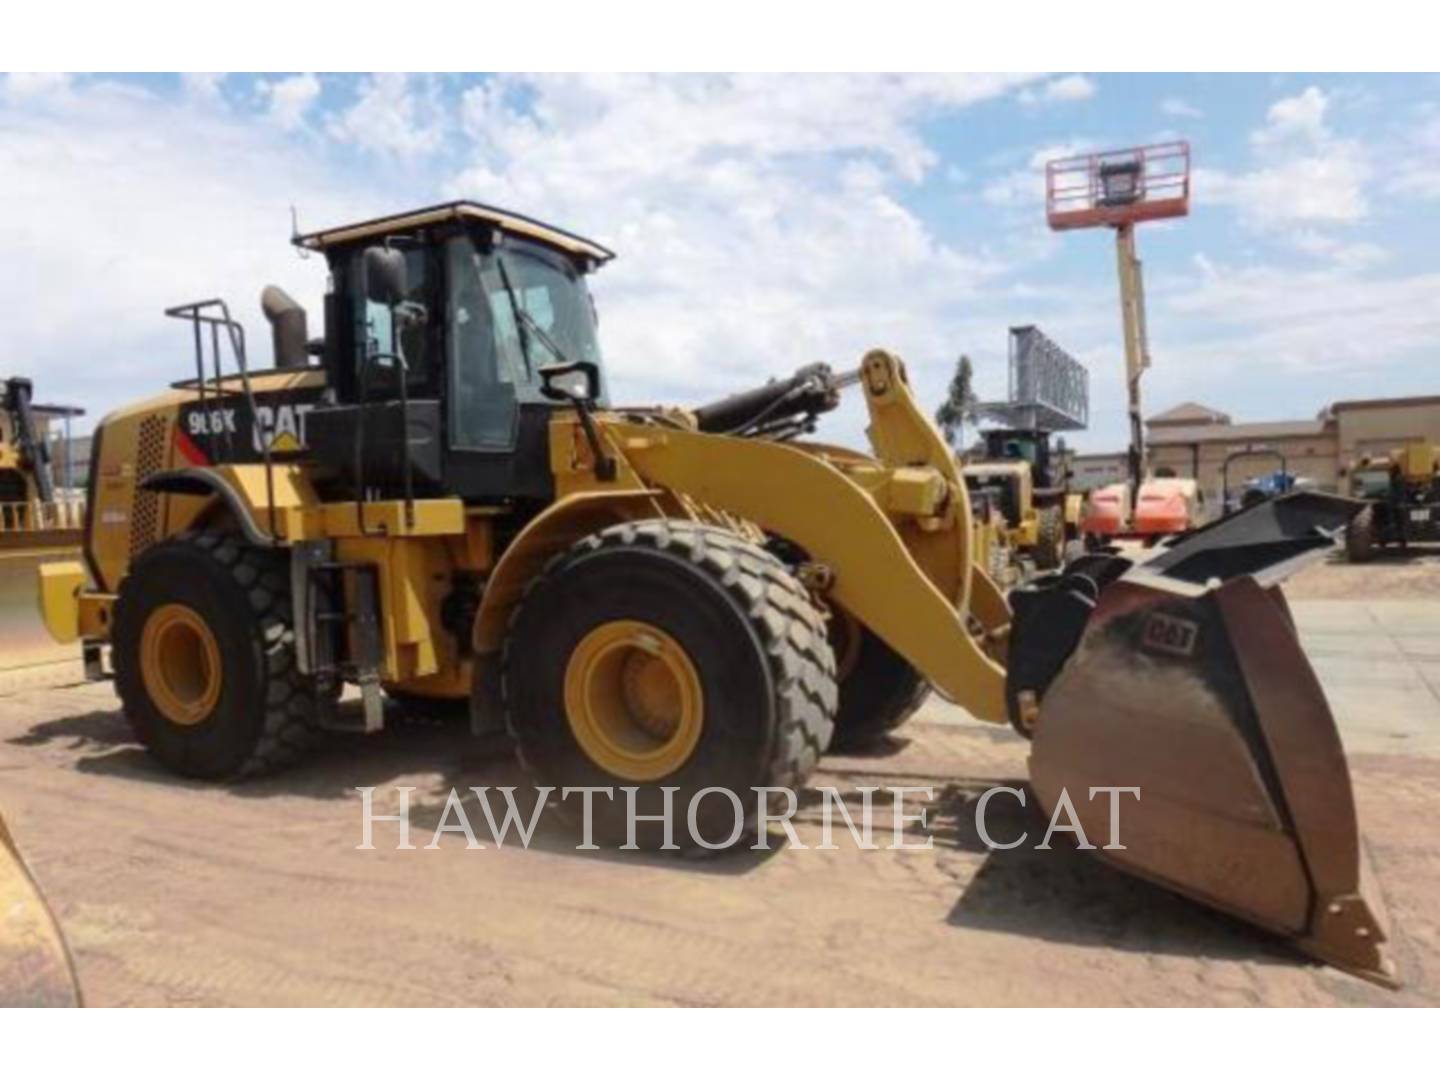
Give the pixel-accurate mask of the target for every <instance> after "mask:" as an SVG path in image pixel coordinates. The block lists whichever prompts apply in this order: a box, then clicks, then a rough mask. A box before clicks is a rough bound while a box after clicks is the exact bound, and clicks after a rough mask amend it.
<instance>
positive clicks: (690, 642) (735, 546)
mask: <svg viewBox="0 0 1440 1080" xmlns="http://www.w3.org/2000/svg"><path fill="white" fill-rule="evenodd" d="M636 627H643V628H645V629H644V630H643V631H639V632H638V636H637V631H636V630H635V629H634V628H636ZM627 635H628V636H627ZM606 650H609V651H608V652H607V651H606ZM646 653H650V654H652V655H653V656H654V658H655V661H656V662H658V663H660V664H661V665H662V666H663V667H664V670H665V671H666V672H667V674H665V675H663V676H659V677H657V681H658V683H659V685H660V689H661V692H660V693H658V695H657V696H652V697H649V698H647V699H646V701H645V702H641V703H639V704H636V703H634V702H632V699H631V698H630V697H628V696H627V695H629V694H630V692H631V690H632V681H633V682H635V683H646V680H647V679H648V678H649V674H650V669H648V668H646V667H645V665H646V664H649V663H651V660H650V658H649V657H647V656H646V655H645V654H646ZM615 656H620V657H621V659H620V660H619V661H617V664H618V665H619V667H618V670H617V672H616V674H615V675H614V677H613V678H609V677H608V676H607V677H606V679H607V680H608V681H605V680H602V678H601V676H600V675H596V674H592V673H593V672H596V671H599V670H600V669H601V668H602V667H603V666H604V665H605V664H606V663H607V662H608V661H607V659H606V657H612V658H613V657H615ZM636 662H638V663H639V664H640V665H641V666H640V669H639V670H640V671H641V672H645V673H646V674H644V675H643V676H642V675H636V677H635V678H634V679H633V680H632V677H631V676H632V675H634V674H635V669H633V668H632V667H631V665H632V664H634V663H636ZM501 666H502V675H501V691H502V694H503V697H504V706H505V714H506V722H507V725H508V727H509V729H510V733H511V735H512V737H513V738H514V740H515V743H516V746H517V749H518V751H519V754H520V759H521V761H522V763H523V764H524V765H525V767H526V768H527V769H528V770H529V771H530V772H531V773H532V774H533V775H534V776H535V778H536V780H537V781H538V782H539V783H541V784H543V785H547V786H551V787H554V788H556V789H558V790H561V791H562V792H563V789H564V788H566V787H572V788H573V787H582V786H592V787H605V788H610V789H612V791H613V797H612V798H608V799H607V798H605V797H604V796H601V795H597V796H595V797H594V798H593V808H594V818H593V827H594V836H595V837H596V838H597V839H598V840H602V841H603V842H607V843H612V844H615V843H624V842H625V838H626V816H627V815H626V795H625V793H624V792H623V791H621V790H620V789H621V788H622V787H626V786H628V787H634V788H636V789H637V790H636V793H635V805H636V812H637V815H639V814H655V813H659V812H660V811H661V809H662V808H663V806H664V795H663V793H662V792H661V790H660V789H661V788H662V787H672V788H678V789H679V790H677V791H675V792H674V795H673V811H672V820H673V821H674V834H673V841H674V843H675V844H677V845H678V846H679V847H680V848H682V849H685V848H692V847H695V846H701V845H698V844H697V843H696V839H695V838H694V837H692V836H691V835H690V830H689V828H688V823H687V810H688V808H689V806H690V800H691V798H692V797H693V796H694V794H695V793H696V792H698V791H700V790H701V789H704V788H710V787H716V788H723V789H726V790H728V791H733V792H735V793H736V794H737V795H738V796H739V797H740V803H741V807H742V815H743V819H744V822H745V823H746V824H748V822H749V821H750V820H751V819H752V818H753V816H754V810H755V802H756V800H755V797H754V795H753V794H752V792H751V790H750V789H751V788H753V787H782V786H783V787H789V788H792V789H795V788H798V787H800V786H801V785H802V784H804V782H805V780H806V779H807V778H808V777H809V775H810V773H811V771H812V770H813V769H814V768H815V765H816V763H817V762H818V761H819V759H820V755H821V754H822V753H823V752H824V751H825V749H826V747H827V746H828V745H829V742H830V738H831V734H832V732H833V730H834V717H835V709H836V696H837V695H836V688H835V658H834V654H833V653H832V651H831V648H830V643H829V641H828V639H827V638H826V635H825V626H824V622H823V620H822V618H821V616H820V613H819V612H818V611H817V610H816V609H815V607H814V605H813V604H812V603H811V601H810V597H809V595H808V593H806V591H805V589H804V587H803V586H801V584H800V582H799V581H798V580H797V579H796V578H795V577H794V576H793V575H792V574H791V573H790V572H789V571H788V570H787V569H786V568H785V566H784V564H783V563H781V562H780V561H779V560H778V559H776V558H775V557H774V556H773V555H771V554H769V553H768V552H766V551H765V550H763V549H762V548H760V547H757V546H756V545H754V544H751V543H749V542H747V541H745V540H743V539H741V538H740V537H738V536H736V535H735V534H734V533H731V532H729V531H727V530H724V529H719V528H715V527H712V526H708V525H697V524H694V523H691V522H682V521H669V520H657V521H646V522H638V523H630V524H623V525H616V526H613V527H611V528H608V529H605V530H603V531H601V532H598V533H595V534H593V535H591V536H588V537H586V538H585V539H583V540H581V541H580V542H579V543H577V544H575V545H574V546H573V547H572V548H571V549H570V550H569V551H568V552H566V553H565V554H563V555H560V556H558V557H557V558H556V559H554V560H553V561H552V562H551V563H550V565H549V566H548V567H547V568H546V569H545V571H544V573H542V574H541V575H540V576H539V577H538V578H536V580H535V581H534V582H533V583H532V584H531V586H530V588H529V589H528V590H527V592H526V595H525V597H524V598H523V599H522V600H521V602H520V604H519V606H518V608H517V610H516V611H515V613H514V615H513V616H512V618H511V622H510V629H509V633H508V635H507V637H506V642H505V648H504V653H503V658H502V661H501ZM666 679H669V680H670V682H667V681H666ZM602 681H603V682H604V685H605V686H607V687H610V688H611V689H610V691H609V695H610V696H609V697H607V698H603V699H602V698H601V697H600V696H599V695H600V691H599V690H596V689H595V687H598V686H600V685H601V684H602ZM672 682H673V683H674V686H673V687H671V683H672ZM647 685H653V684H651V683H647ZM667 688H669V689H667ZM592 695H595V696H592ZM667 695H668V696H667ZM639 696H640V697H645V695H644V694H640V695H639ZM655 701H658V702H659V703H660V704H659V705H658V706H657V707H656V708H655V710H654V713H656V714H665V715H652V714H646V715H640V714H641V713H643V712H644V710H643V709H642V707H641V706H642V705H644V704H648V703H651V702H655ZM697 701H698V703H699V704H698V705H695V704H694V703H695V702H697ZM667 702H668V703H670V705H671V706H673V715H671V713H670V712H667V708H668V706H667V704H666V703H667ZM677 702H678V703H679V704H675V703H677ZM686 702H689V703H690V705H689V706H688V707H687V706H686V705H685V703H686ZM592 703H594V707H589V706H590V705H591V704H592ZM617 717H618V719H616V718H617ZM652 722H653V724H652ZM627 725H628V726H627ZM622 728H623V730H621V729H622ZM561 806H562V810H563V811H564V812H565V813H566V815H567V816H572V817H573V816H574V815H575V813H576V812H577V811H578V810H579V808H580V800H579V799H578V798H575V799H571V800H566V799H562V802H561ZM697 807H698V814H697V820H696V826H697V828H696V832H697V833H698V834H699V837H700V838H702V839H704V840H705V841H707V842H708V843H711V844H715V843H721V842H723V841H724V840H725V839H727V838H728V837H729V836H730V835H731V833H732V828H733V825H734V822H735V820H736V815H735V813H734V809H733V806H732V804H731V803H730V801H729V800H728V799H727V798H722V797H721V796H719V795H710V796H707V797H705V798H704V799H703V800H700V802H699V803H698V804H697ZM639 824H640V827H639V828H638V829H637V835H636V842H637V843H638V844H639V845H640V846H642V847H648V848H655V847H659V846H661V843H662V841H663V831H662V829H661V828H660V827H659V824H658V823H645V822H640V823H639ZM741 835H742V836H743V835H744V829H743V828H742V832H741ZM740 842H744V841H743V840H742V841H740Z"/></svg>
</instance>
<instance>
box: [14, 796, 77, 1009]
mask: <svg viewBox="0 0 1440 1080" xmlns="http://www.w3.org/2000/svg"><path fill="white" fill-rule="evenodd" d="M79 1004H80V985H79V982H78V981H77V980H76V978H75V966H74V964H73V962H72V961H71V959H70V952H69V950H68V949H67V948H66V946H65V938H64V937H63V936H62V935H61V933H60V928H59V926H57V925H56V923H55V917H54V915H52V914H51V912H50V908H49V907H48V906H47V905H46V903H45V898H44V897H43V896H41V895H40V890H39V889H38V888H37V887H36V885H35V879H34V878H32V877H31V876H30V870H29V868H28V867H27V866H26V865H25V860H24V859H23V858H22V857H21V855H20V851H19V849H17V848H16V847H15V843H14V841H13V840H11V839H10V833H9V830H7V829H6V827H5V819H4V818H3V817H0V1008H36V1007H41V1006H71V1005H79Z"/></svg>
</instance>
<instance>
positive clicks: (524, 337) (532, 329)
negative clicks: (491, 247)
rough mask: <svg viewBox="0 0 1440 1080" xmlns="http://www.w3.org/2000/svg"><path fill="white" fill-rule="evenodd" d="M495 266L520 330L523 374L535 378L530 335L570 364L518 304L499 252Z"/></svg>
mask: <svg viewBox="0 0 1440 1080" xmlns="http://www.w3.org/2000/svg"><path fill="white" fill-rule="evenodd" d="M495 265H496V266H497V267H499V269H500V283H501V284H502V285H504V286H505V295H506V296H508V297H509V298H510V310H511V311H513V312H514V313H515V324H516V325H517V326H518V327H519V329H520V352H521V353H522V354H523V355H524V357H525V374H527V375H529V376H530V377H531V378H534V377H535V371H534V368H533V367H532V366H531V363H530V335H531V334H534V335H535V336H536V337H537V338H539V339H540V344H542V345H544V346H545V348H547V349H549V350H550V354H551V355H552V356H554V357H555V359H556V360H559V361H560V363H562V364H568V363H570V358H569V357H568V356H566V355H565V350H564V349H562V348H560V346H559V345H557V344H556V343H555V339H554V338H553V337H551V336H550V332H549V331H548V330H546V329H545V328H544V327H543V326H541V325H540V323H539V322H538V321H537V320H536V318H535V316H534V315H531V314H530V312H529V311H527V310H526V309H525V308H524V307H523V306H521V304H520V299H519V297H517V296H516V295H515V287H514V286H513V285H511V284H510V271H509V270H508V269H506V266H505V256H503V255H501V254H500V253H499V252H496V254H495Z"/></svg>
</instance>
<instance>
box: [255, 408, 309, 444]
mask: <svg viewBox="0 0 1440 1080" xmlns="http://www.w3.org/2000/svg"><path fill="white" fill-rule="evenodd" d="M314 407H315V406H314V405H311V404H310V403H308V402H286V403H285V404H282V405H273V406H272V405H260V406H257V407H256V409H255V421H256V422H255V439H254V441H255V451H256V452H257V453H263V452H264V451H265V450H269V452H270V453H272V454H296V453H299V452H300V451H301V450H304V449H305V446H306V442H305V417H306V415H307V414H308V413H309V412H310V410H311V409H313V408H314Z"/></svg>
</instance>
